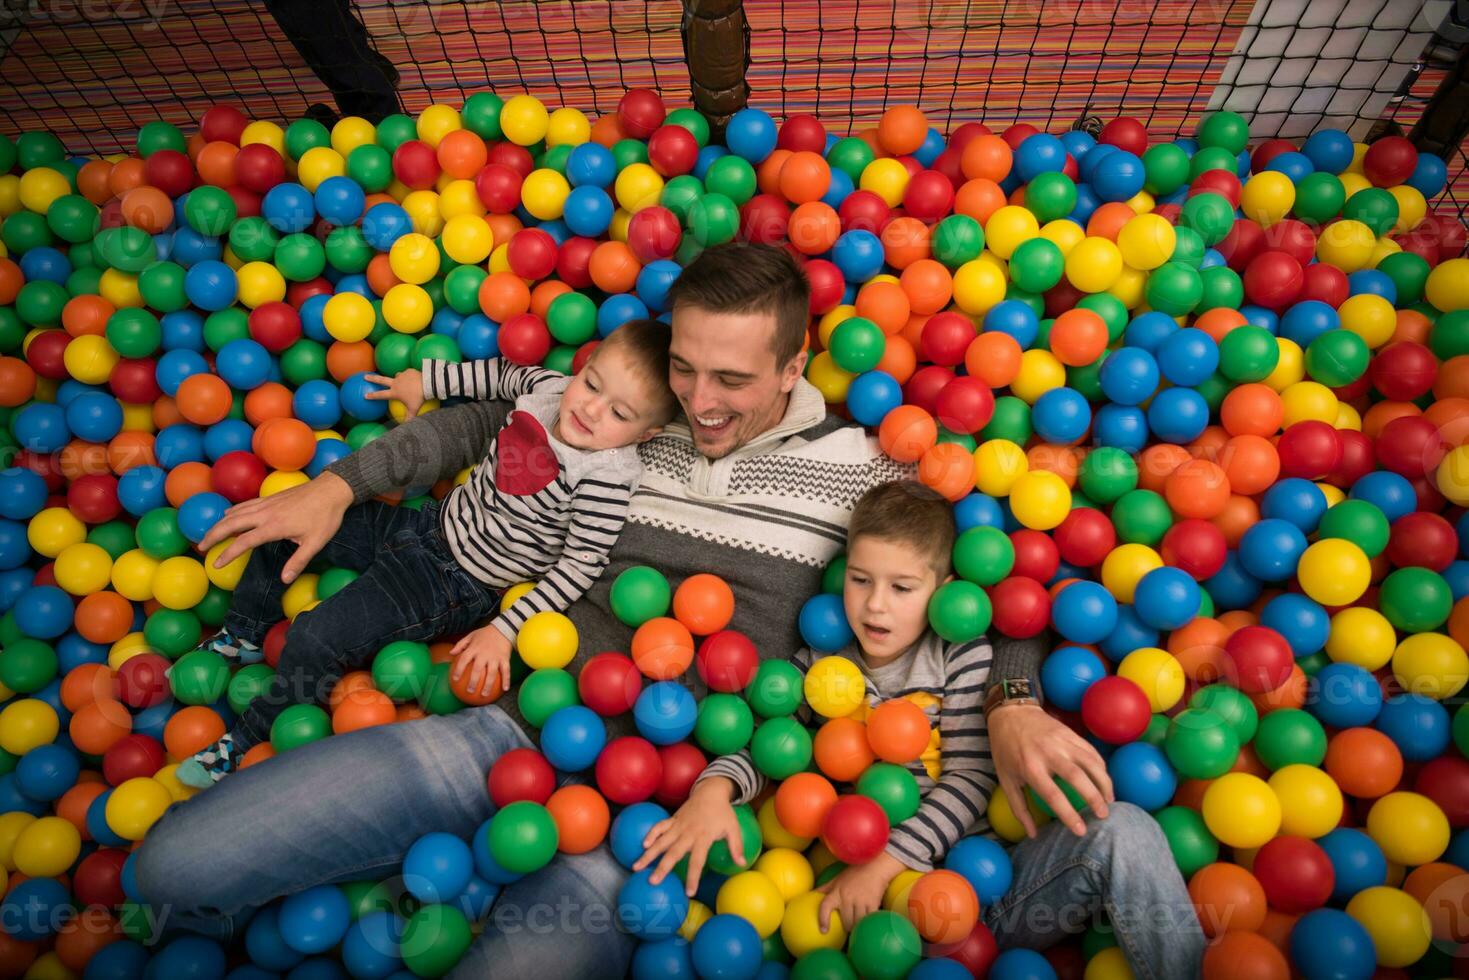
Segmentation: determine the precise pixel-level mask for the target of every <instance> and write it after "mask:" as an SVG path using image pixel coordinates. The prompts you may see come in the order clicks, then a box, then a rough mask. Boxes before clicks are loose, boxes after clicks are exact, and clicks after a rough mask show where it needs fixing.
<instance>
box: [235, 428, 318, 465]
mask: <svg viewBox="0 0 1469 980" xmlns="http://www.w3.org/2000/svg"><path fill="white" fill-rule="evenodd" d="M250 446H251V448H252V449H253V450H254V452H255V455H257V456H259V457H260V458H261V459H263V460H265V465H267V466H269V467H270V468H271V469H276V470H300V469H303V468H305V466H306V464H307V463H309V462H311V457H312V456H313V455H315V453H316V436H315V435H314V434H313V433H312V431H311V427H310V426H308V425H307V424H306V423H305V422H302V421H301V420H300V419H271V420H269V421H267V422H266V423H265V424H264V425H262V426H261V427H260V428H258V429H256V430H255V436H254V438H253V439H252V440H251V442H250Z"/></svg>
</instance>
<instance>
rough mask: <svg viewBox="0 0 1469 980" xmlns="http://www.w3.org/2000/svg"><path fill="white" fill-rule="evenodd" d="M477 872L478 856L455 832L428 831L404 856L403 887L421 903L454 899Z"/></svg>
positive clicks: (443, 901)
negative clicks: (475, 859)
mask: <svg viewBox="0 0 1469 980" xmlns="http://www.w3.org/2000/svg"><path fill="white" fill-rule="evenodd" d="M473 874H474V855H473V854H471V853H470V850H469V845H468V844H466V843H464V841H462V840H460V839H459V838H458V837H455V836H454V835H453V834H446V833H432V834H425V835H423V836H422V837H420V838H418V840H416V841H414V842H413V845H412V846H411V847H409V848H408V853H407V854H406V855H404V856H403V886H404V887H405V888H407V889H408V891H409V893H410V894H411V895H413V897H414V898H417V899H418V900H419V901H421V902H438V903H445V902H452V901H453V900H454V899H455V898H457V897H458V896H459V894H460V892H462V891H464V889H465V886H467V885H468V884H469V879H470V877H471V876H472V875H473Z"/></svg>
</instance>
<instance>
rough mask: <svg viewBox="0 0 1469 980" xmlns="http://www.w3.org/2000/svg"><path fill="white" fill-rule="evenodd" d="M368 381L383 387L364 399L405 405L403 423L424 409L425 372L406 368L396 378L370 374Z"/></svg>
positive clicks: (366, 395)
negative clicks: (391, 400)
mask: <svg viewBox="0 0 1469 980" xmlns="http://www.w3.org/2000/svg"><path fill="white" fill-rule="evenodd" d="M367 380H368V381H371V382H372V383H373V384H375V385H382V386H383V389H382V390H381V391H369V392H366V393H364V394H363V396H362V397H363V398H366V399H368V400H369V401H378V402H380V401H386V400H387V399H389V398H391V399H393V400H395V401H399V402H402V403H403V409H404V411H403V421H405V422H407V421H408V420H409V419H411V418H413V416H415V415H417V414H418V410H419V409H421V408H423V372H422V371H420V370H418V369H417V368H404V369H403V370H402V371H399V372H398V374H397V375H396V376H395V377H391V378H389V377H387V376H386V375H382V374H369V375H368V376H367Z"/></svg>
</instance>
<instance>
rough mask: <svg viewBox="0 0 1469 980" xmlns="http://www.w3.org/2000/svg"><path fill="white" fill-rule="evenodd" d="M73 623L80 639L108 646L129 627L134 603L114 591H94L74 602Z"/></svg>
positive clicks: (124, 633) (124, 634)
mask: <svg viewBox="0 0 1469 980" xmlns="http://www.w3.org/2000/svg"><path fill="white" fill-rule="evenodd" d="M75 623H76V630H77V632H78V633H80V634H81V636H82V639H84V640H88V641H90V642H92V643H104V644H107V645H108V646H111V645H112V644H114V643H116V642H117V641H118V640H120V639H122V638H123V637H124V636H127V635H128V631H129V630H131V629H132V625H133V604H132V603H131V602H129V601H128V600H127V599H125V598H123V597H122V596H120V595H118V594H117V593H116V592H110V591H106V590H103V591H101V592H93V593H92V594H91V595H88V596H83V597H82V601H81V602H79V603H77V608H76V617H75ZM72 673H75V671H72ZM67 676H68V677H70V676H71V675H70V674H68V675H67Z"/></svg>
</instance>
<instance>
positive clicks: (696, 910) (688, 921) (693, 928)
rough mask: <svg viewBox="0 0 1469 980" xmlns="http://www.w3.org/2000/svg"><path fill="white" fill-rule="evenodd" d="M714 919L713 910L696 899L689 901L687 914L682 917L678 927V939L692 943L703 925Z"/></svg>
mask: <svg viewBox="0 0 1469 980" xmlns="http://www.w3.org/2000/svg"><path fill="white" fill-rule="evenodd" d="M712 918H714V910H713V909H711V908H710V907H709V906H707V905H705V904H704V903H703V902H701V901H699V900H698V899H697V898H691V899H689V914H688V915H686V916H684V917H683V922H682V924H680V925H679V927H678V935H679V938H680V939H682V940H683V941H684V942H689V943H691V942H693V941H694V937H695V936H697V935H698V934H699V930H700V929H702V928H704V923H706V922H708V921H709V920H710V919H712Z"/></svg>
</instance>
